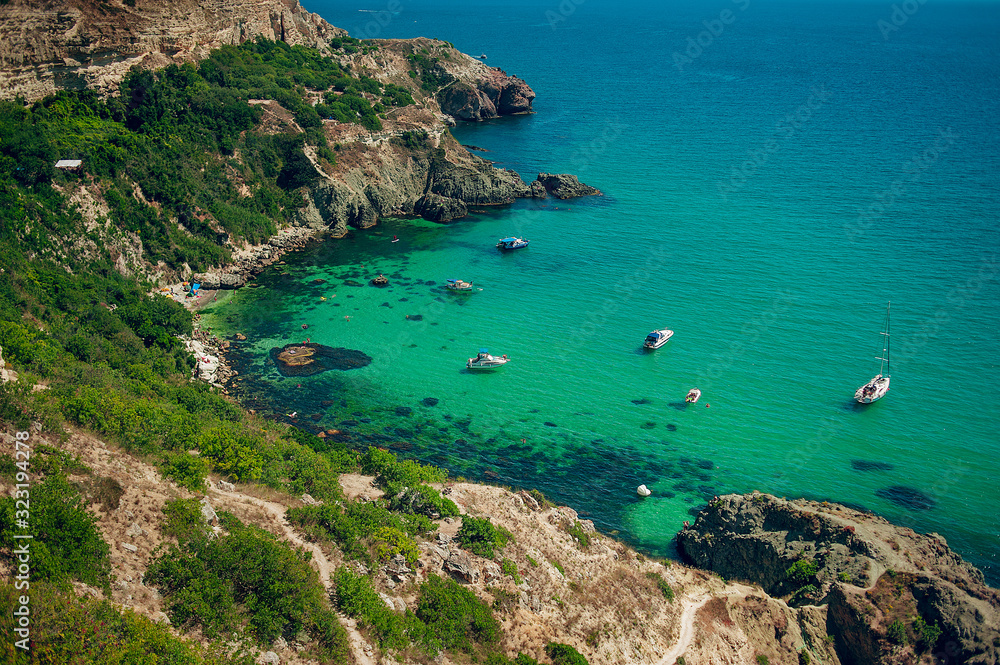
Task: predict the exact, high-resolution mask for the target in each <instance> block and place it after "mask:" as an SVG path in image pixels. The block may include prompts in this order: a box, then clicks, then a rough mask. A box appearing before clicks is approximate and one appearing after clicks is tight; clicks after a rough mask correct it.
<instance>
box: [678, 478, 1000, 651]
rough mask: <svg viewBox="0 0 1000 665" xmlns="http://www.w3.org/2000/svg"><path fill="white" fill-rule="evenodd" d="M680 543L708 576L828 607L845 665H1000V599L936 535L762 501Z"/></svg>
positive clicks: (716, 504)
mask: <svg viewBox="0 0 1000 665" xmlns="http://www.w3.org/2000/svg"><path fill="white" fill-rule="evenodd" d="M677 541H678V547H679V549H680V551H681V553H682V555H683V556H684V557H685V558H687V559H689V560H690V561H692V562H694V563H695V564H696V565H698V566H699V567H701V568H707V569H709V570H712V571H714V572H717V573H719V574H720V575H723V576H724V577H726V578H727V579H742V580H749V581H751V582H756V583H758V584H760V585H761V586H762V587H763V588H764V590H765V591H767V592H768V593H770V594H771V595H775V596H780V597H785V598H788V602H789V603H792V604H796V603H799V602H803V603H808V604H819V605H822V606H825V607H827V608H828V625H829V627H830V632H831V634H834V635H836V636H837V642H836V646H837V652H838V655H839V656H840V659H841V660H842V661H844V662H853V663H904V662H916V660H914V658H915V657H916V656H918V655H919V653H921V652H923V651H928V652H931V653H933V654H934V655H938V652H940V653H941V657H942V658H945V657H947V658H955V660H954V661H951V660H948V661H947V662H961V663H984V664H985V663H998V662H1000V639H998V636H1000V591H997V590H996V589H992V588H990V587H988V586H986V584H985V582H984V579H983V575H982V573H981V572H980V571H979V570H978V569H977V568H975V567H974V566H972V565H971V564H969V563H967V562H965V561H964V560H962V557H961V556H959V555H958V554H956V553H955V552H953V551H952V550H951V549H949V548H948V545H947V543H946V542H945V541H944V539H943V538H942V537H941V536H939V535H937V534H924V535H921V534H918V533H915V532H914V531H913V530H912V529H907V528H904V527H898V526H895V525H893V524H891V523H889V522H888V521H886V520H885V519H883V518H881V517H878V516H876V515H873V514H870V513H864V512H860V511H857V510H853V509H850V508H847V507H845V506H840V505H837V504H830V503H826V502H823V503H816V502H812V501H806V500H796V501H786V500H784V499H778V498H776V497H773V496H771V495H768V494H759V493H754V494H750V495H745V496H743V495H728V496H723V497H720V498H717V499H715V500H714V501H712V503H710V504H709V506H708V507H707V508H706V509H705V510H703V511H702V512H701V514H700V515H699V516H698V519H697V520H696V521H695V523H694V525H692V526H690V527H689V528H685V529H684V530H683V531H681V532H680V533H678V534H677ZM894 623H898V626H896V627H892V626H893V624H894ZM901 645H908V646H905V647H902V646H901ZM908 659H909V660H908Z"/></svg>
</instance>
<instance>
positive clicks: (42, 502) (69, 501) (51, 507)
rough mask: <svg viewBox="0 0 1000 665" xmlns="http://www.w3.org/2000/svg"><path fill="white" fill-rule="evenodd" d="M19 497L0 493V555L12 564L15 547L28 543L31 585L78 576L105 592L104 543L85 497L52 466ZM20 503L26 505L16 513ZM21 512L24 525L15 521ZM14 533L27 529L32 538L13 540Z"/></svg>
mask: <svg viewBox="0 0 1000 665" xmlns="http://www.w3.org/2000/svg"><path fill="white" fill-rule="evenodd" d="M8 465H9V458H8ZM37 472H38V470H37V469H36V470H35V473H37ZM30 477H31V476H29V478H30ZM23 497H25V500H23V501H20V503H21V504H22V505H18V503H19V499H21V496H18V497H16V498H15V497H10V496H5V497H2V498H0V558H3V559H6V560H7V561H8V562H9V563H10V564H11V565H13V566H14V567H15V568H16V566H17V560H18V557H17V556H16V555H15V554H14V551H15V549H16V548H17V547H18V546H19V545H24V544H25V543H26V542H27V545H28V548H29V554H28V556H29V559H30V569H31V581H32V584H34V582H35V580H40V581H46V582H51V583H53V584H55V585H57V586H59V587H60V588H63V589H68V588H69V582H70V581H79V582H85V583H87V584H91V585H93V586H97V587H101V588H104V589H105V591H110V590H111V587H110V581H111V563H110V559H109V548H108V544H107V543H106V542H104V539H103V538H101V534H100V533H99V532H98V530H97V526H96V524H95V522H94V518H93V516H92V515H91V514H90V513H88V512H87V511H86V501H85V500H84V499H83V497H82V496H80V493H79V492H78V491H77V489H76V488H75V487H73V486H72V485H70V484H69V482H67V480H66V478H65V476H64V475H63V474H62V473H61V472H60V471H58V470H56V472H55V473H50V474H48V475H46V476H45V477H44V479H43V480H41V482H38V481H36V482H35V483H33V484H31V487H30V492H25V493H24V494H23ZM25 506H30V508H29V509H28V510H25V511H24V514H21V513H20V509H22V508H25ZM22 517H23V518H25V519H26V520H27V522H28V525H29V526H28V529H27V530H25V529H19V528H16V526H15V525H16V524H17V522H15V518H18V519H19V518H22ZM18 533H30V534H31V535H32V539H31V540H30V541H23V540H22V541H17V540H15V539H14V535H15V534H18Z"/></svg>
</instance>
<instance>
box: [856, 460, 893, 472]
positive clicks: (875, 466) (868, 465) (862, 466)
mask: <svg viewBox="0 0 1000 665" xmlns="http://www.w3.org/2000/svg"><path fill="white" fill-rule="evenodd" d="M851 468H852V469H854V470H855V471H892V470H893V469H895V468H896V466H895V465H894V464H889V463H888V462H872V461H870V460H864V459H852V460H851Z"/></svg>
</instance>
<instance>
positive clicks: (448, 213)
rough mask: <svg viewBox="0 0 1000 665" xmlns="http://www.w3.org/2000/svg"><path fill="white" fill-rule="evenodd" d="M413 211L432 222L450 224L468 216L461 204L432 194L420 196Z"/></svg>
mask: <svg viewBox="0 0 1000 665" xmlns="http://www.w3.org/2000/svg"><path fill="white" fill-rule="evenodd" d="M413 211H414V212H416V213H417V214H419V215H420V216H421V217H423V218H424V219H429V220H430V221H432V222H450V221H451V220H453V219H459V218H461V217H465V216H466V215H467V214H469V208H468V207H467V206H466V205H465V204H464V203H463V202H461V201H459V200H458V199H453V198H450V197H447V196H440V195H438V194H435V193H433V192H429V193H427V194H424V195H423V196H421V197H420V199H419V200H418V201H417V203H416V205H415V206H414V207H413Z"/></svg>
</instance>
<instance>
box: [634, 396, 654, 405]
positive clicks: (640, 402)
mask: <svg viewBox="0 0 1000 665" xmlns="http://www.w3.org/2000/svg"><path fill="white" fill-rule="evenodd" d="M632 403H633V404H652V403H653V402H652V400H648V399H646V398H645V397H640V398H639V399H634V400H632Z"/></svg>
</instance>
